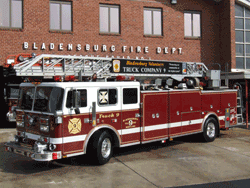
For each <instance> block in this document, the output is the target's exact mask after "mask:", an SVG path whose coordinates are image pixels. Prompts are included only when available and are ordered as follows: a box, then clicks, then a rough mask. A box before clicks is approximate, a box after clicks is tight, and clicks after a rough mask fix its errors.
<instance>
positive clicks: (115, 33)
mask: <svg viewBox="0 0 250 188" xmlns="http://www.w3.org/2000/svg"><path fill="white" fill-rule="evenodd" d="M101 7H106V8H108V32H106V31H101V19H100V16H101V11H100V9H101ZM110 8H117V9H118V15H119V19H118V24H119V25H118V29H119V31H118V32H111V16H110V15H111V14H110ZM99 33H100V34H114V35H119V34H121V8H120V5H116V4H99Z"/></svg>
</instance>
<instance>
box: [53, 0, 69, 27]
mask: <svg viewBox="0 0 250 188" xmlns="http://www.w3.org/2000/svg"><path fill="white" fill-rule="evenodd" d="M50 29H51V30H61V31H72V11H71V2H64V1H50Z"/></svg>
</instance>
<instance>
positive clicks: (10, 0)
mask: <svg viewBox="0 0 250 188" xmlns="http://www.w3.org/2000/svg"><path fill="white" fill-rule="evenodd" d="M8 1H9V26H1V25H0V29H23V0H19V1H21V2H22V5H21V16H22V18H21V27H12V16H13V15H12V1H13V0H8Z"/></svg>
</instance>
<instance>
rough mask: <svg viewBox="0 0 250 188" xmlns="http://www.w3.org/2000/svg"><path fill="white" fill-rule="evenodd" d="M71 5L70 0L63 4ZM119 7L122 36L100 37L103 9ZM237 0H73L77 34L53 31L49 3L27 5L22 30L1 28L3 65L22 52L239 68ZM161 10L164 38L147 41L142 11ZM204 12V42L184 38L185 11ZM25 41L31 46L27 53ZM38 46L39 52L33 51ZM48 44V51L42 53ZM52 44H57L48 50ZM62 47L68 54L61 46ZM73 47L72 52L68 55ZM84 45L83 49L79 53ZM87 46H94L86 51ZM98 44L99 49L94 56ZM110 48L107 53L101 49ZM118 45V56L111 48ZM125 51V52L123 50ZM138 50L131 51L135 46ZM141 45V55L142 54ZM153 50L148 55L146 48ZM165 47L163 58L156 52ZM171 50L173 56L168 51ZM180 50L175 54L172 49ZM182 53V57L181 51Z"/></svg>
mask: <svg viewBox="0 0 250 188" xmlns="http://www.w3.org/2000/svg"><path fill="white" fill-rule="evenodd" d="M64 1H66V0H64ZM100 3H103V4H115V5H119V6H120V34H118V35H104V34H100V32H99V4H100ZM234 3H235V2H234V0H223V1H222V2H220V3H215V2H214V1H213V0H178V1H177V4H176V5H172V4H171V3H170V0H143V1H136V0H98V1H93V0H88V1H83V0H72V17H73V18H72V32H52V31H50V23H49V22H50V17H49V6H50V4H49V0H43V1H40V0H23V29H17V30H12V29H1V28H0V43H1V46H0V64H3V63H4V61H5V59H6V57H7V56H8V55H10V54H18V53H32V52H35V53H37V54H41V53H44V54H45V53H53V54H65V55H94V56H97V55H99V56H103V57H106V56H109V57H110V56H114V57H117V56H120V57H123V56H124V57H125V58H127V56H129V57H130V58H136V57H138V58H141V57H143V58H144V59H148V58H151V59H154V60H167V61H184V62H204V63H206V64H207V65H209V64H212V63H219V64H221V65H222V70H224V64H225V63H228V64H229V66H230V65H231V64H232V68H233V67H234V66H235V42H234V41H235V34H234V33H235V32H234ZM144 7H152V8H161V9H162V18H163V19H162V22H163V36H162V37H149V36H144V30H143V8H144ZM192 10H194V11H200V12H201V33H202V34H201V36H202V37H201V39H185V38H184V14H183V13H184V11H192ZM24 42H27V43H28V44H29V46H28V49H24V48H23V44H24ZM33 43H36V47H37V48H38V49H36V50H34V49H32V45H33ZM43 43H44V44H45V47H46V49H44V50H41V46H42V45H43ZM50 43H53V44H54V45H55V48H54V49H53V50H49V45H50ZM60 43H62V44H63V45H62V47H63V50H59V49H58V46H59V45H60ZM68 44H72V46H73V49H72V50H68V49H67V48H68V46H67V45H68ZM79 44H80V45H81V50H79V49H77V45H78V47H79ZM86 44H89V45H90V46H91V48H90V50H89V51H86V50H85V46H86ZM94 45H98V50H97V51H94V49H93V47H94ZM102 45H106V46H107V52H103V51H102V50H101V47H102ZM112 45H114V46H115V51H114V52H111V50H110V47H111V46H112ZM123 46H126V50H125V52H123V50H122V48H123ZM131 46H132V47H133V52H131V50H130V47H131ZM137 46H140V47H141V48H142V52H140V53H137V52H136V49H135V48H136V47H137ZM145 47H148V53H145V52H144V48H145ZM157 47H160V48H161V49H162V50H161V53H159V54H158V53H157V52H156V49H157ZM165 47H168V53H167V54H165V53H164V48H165ZM172 48H176V51H175V53H173V54H172V53H171V49H172ZM179 48H181V52H182V53H181V54H180V50H178V49H179Z"/></svg>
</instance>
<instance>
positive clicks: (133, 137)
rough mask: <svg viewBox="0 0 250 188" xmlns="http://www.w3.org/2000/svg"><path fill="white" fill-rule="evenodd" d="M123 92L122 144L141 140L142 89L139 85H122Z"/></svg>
mask: <svg viewBox="0 0 250 188" xmlns="http://www.w3.org/2000/svg"><path fill="white" fill-rule="evenodd" d="M121 93H122V101H121V102H122V122H121V123H122V129H121V140H122V144H132V143H137V142H140V135H141V133H140V131H141V130H140V91H139V86H131V87H129V86H127V87H121Z"/></svg>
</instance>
